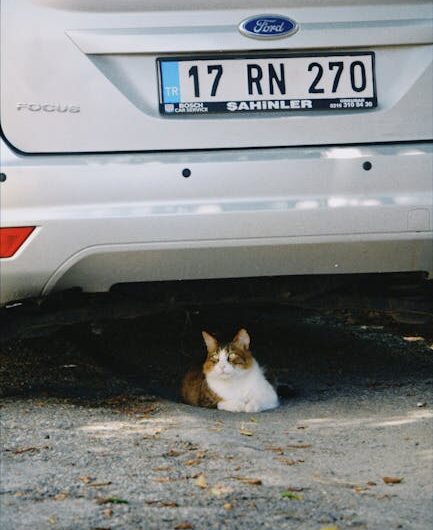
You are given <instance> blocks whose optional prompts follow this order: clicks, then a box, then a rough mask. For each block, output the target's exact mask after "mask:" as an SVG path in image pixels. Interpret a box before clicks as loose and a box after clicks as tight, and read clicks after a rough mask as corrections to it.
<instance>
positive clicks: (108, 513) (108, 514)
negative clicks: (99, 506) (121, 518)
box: [102, 508, 113, 517]
mask: <svg viewBox="0 0 433 530" xmlns="http://www.w3.org/2000/svg"><path fill="white" fill-rule="evenodd" d="M102 515H103V516H104V517H112V516H113V510H112V509H111V508H107V509H106V510H103V512H102Z"/></svg>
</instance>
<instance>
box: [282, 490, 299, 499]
mask: <svg viewBox="0 0 433 530" xmlns="http://www.w3.org/2000/svg"><path fill="white" fill-rule="evenodd" d="M281 497H282V498H283V499H290V500H291V501H302V499H303V496H302V495H296V493H293V491H282V492H281Z"/></svg>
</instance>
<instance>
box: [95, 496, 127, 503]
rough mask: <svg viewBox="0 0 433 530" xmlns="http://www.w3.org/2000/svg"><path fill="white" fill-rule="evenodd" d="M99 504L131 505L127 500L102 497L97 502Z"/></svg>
mask: <svg viewBox="0 0 433 530" xmlns="http://www.w3.org/2000/svg"><path fill="white" fill-rule="evenodd" d="M96 503H97V504H110V503H111V504H129V501H126V500H125V499H119V498H118V497H100V498H99V499H97V500H96Z"/></svg>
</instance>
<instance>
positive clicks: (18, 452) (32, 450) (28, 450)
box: [6, 445, 50, 455]
mask: <svg viewBox="0 0 433 530" xmlns="http://www.w3.org/2000/svg"><path fill="white" fill-rule="evenodd" d="M49 448H50V447H49V446H48V445H42V446H41V447H20V448H18V449H6V451H11V452H12V453H13V454H14V455H21V454H23V453H37V452H38V451H41V450H42V449H49Z"/></svg>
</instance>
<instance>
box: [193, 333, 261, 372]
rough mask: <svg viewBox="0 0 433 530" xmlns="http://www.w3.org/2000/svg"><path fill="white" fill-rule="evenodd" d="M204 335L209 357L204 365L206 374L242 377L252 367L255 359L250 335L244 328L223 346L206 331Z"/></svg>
mask: <svg viewBox="0 0 433 530" xmlns="http://www.w3.org/2000/svg"><path fill="white" fill-rule="evenodd" d="M202 335H203V339H204V341H205V343H206V348H207V358H206V361H205V363H204V365H203V371H204V373H205V374H206V375H212V377H218V378H220V379H232V378H236V377H242V376H243V375H245V374H246V373H247V371H248V369H249V368H251V366H252V364H253V360H254V359H253V356H252V354H251V352H250V351H249V346H250V337H249V336H248V333H247V332H246V331H245V330H244V329H241V330H240V331H238V333H237V334H236V336H235V338H234V339H233V340H232V341H231V342H230V343H229V344H227V345H225V346H221V345H220V344H219V343H218V341H217V340H216V339H215V337H213V336H212V335H210V334H209V333H207V332H206V331H203V332H202Z"/></svg>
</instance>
